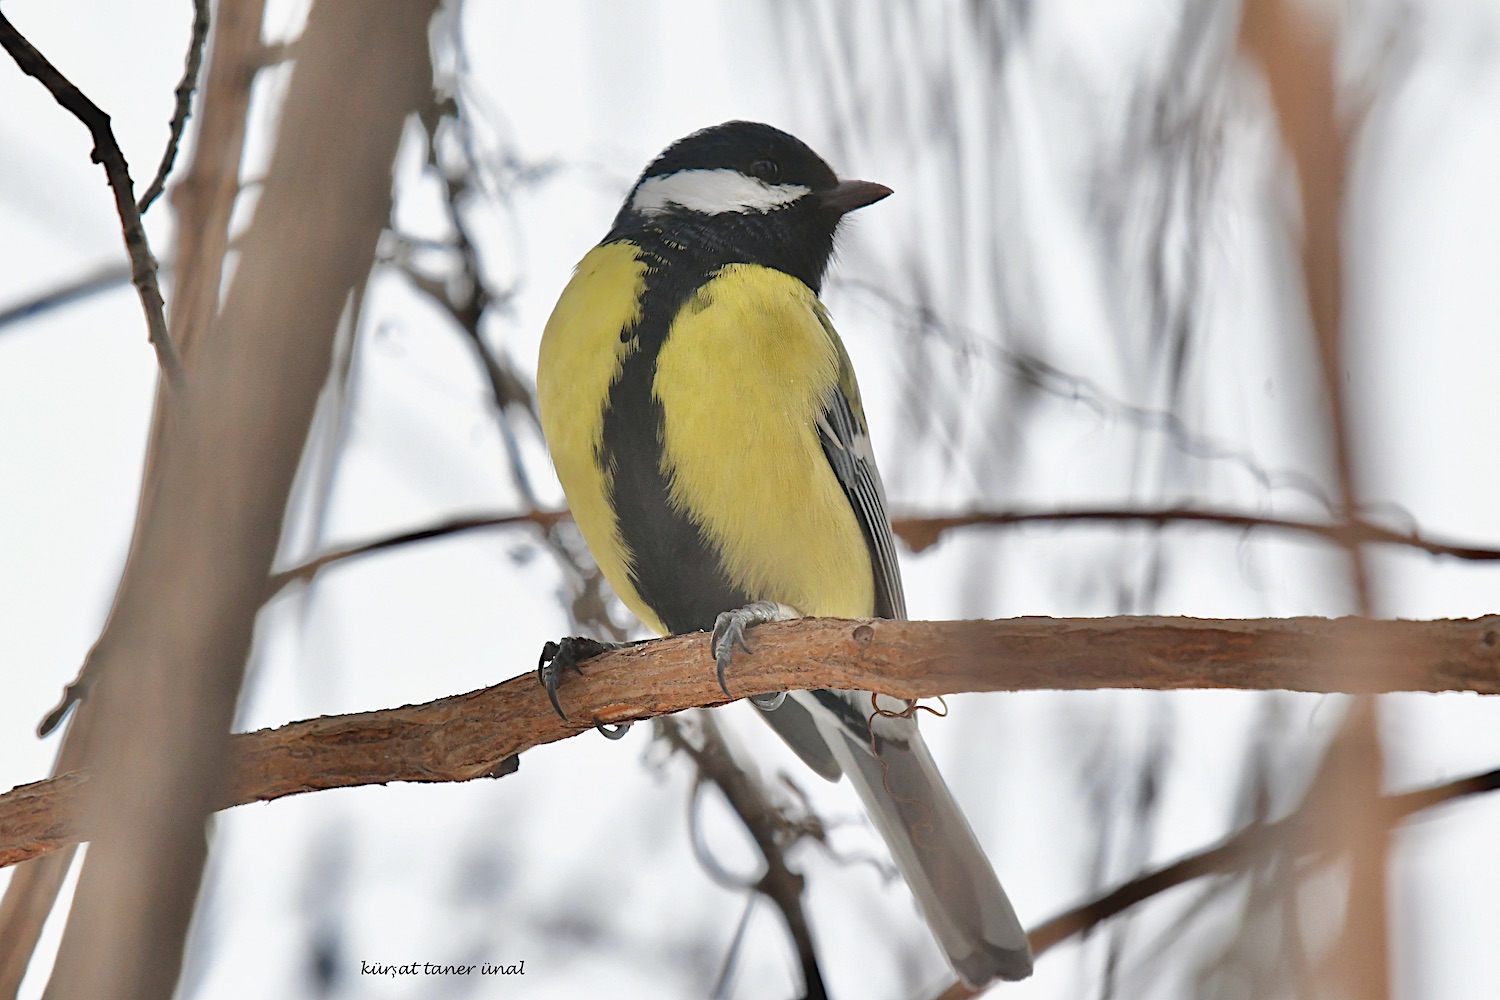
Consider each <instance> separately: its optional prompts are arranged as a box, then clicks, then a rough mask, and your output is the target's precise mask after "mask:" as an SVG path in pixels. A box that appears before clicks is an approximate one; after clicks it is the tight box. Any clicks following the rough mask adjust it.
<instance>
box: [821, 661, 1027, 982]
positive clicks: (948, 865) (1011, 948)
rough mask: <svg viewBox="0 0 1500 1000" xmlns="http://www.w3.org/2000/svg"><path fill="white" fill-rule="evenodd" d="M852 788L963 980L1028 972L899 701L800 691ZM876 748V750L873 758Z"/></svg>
mask: <svg viewBox="0 0 1500 1000" xmlns="http://www.w3.org/2000/svg"><path fill="white" fill-rule="evenodd" d="M798 694H799V695H800V696H801V697H800V698H799V701H802V702H803V704H804V705H806V707H808V708H809V709H812V710H813V712H812V714H813V716H814V718H816V719H817V723H818V728H819V729H820V730H821V731H822V733H823V736H824V739H825V740H826V741H827V743H828V746H829V747H830V748H831V749H832V750H833V753H834V756H835V757H836V758H837V759H838V762H839V764H840V766H841V767H842V768H843V771H844V773H845V774H847V775H848V776H849V779H850V780H851V781H852V782H854V787H855V789H856V790H857V791H858V792H859V797H860V800H861V801H863V803H864V806H865V810H866V812H868V813H869V815H870V818H871V819H872V820H873V821H874V823H875V826H876V828H877V829H878V830H879V831H880V835H881V836H882V837H883V838H884V839H885V842H886V845H887V846H888V847H889V848H890V851H891V857H892V858H894V859H895V862H896V867H897V868H899V869H900V870H901V874H902V875H903V876H905V878H906V882H907V884H908V885H909V886H911V891H912V894H913V895H914V896H915V897H916V899H917V905H918V906H919V907H920V908H921V911H922V916H923V917H925V918H926V920H927V924H928V926H929V927H930V928H932V933H933V936H934V937H936V938H937V940H938V944H940V945H941V946H942V948H943V951H945V952H946V953H947V955H948V961H949V962H950V963H952V965H953V968H954V970H955V971H957V973H958V974H959V976H960V977H961V978H963V980H964V981H965V982H967V983H968V984H969V985H970V986H979V985H983V984H984V983H988V982H990V981H992V980H994V979H997V978H999V979H1025V978H1026V977H1027V976H1029V975H1031V947H1030V945H1029V944H1028V943H1027V940H1026V931H1025V930H1024V929H1023V928H1022V927H1021V922H1020V921H1019V920H1017V919H1016V912H1015V910H1014V909H1012V907H1011V905H1010V900H1009V899H1008V898H1007V897H1006V895H1005V890H1004V889H1002V888H1001V887H1000V881H999V879H997V878H996V877H995V871H994V869H993V868H992V867H991V866H990V862H989V859H988V858H986V857H985V855H984V850H983V849H982V848H981V847H980V846H979V841H978V839H976V838H975V836H974V831H973V830H972V829H971V828H970V827H969V822H968V820H966V819H965V818H964V814H963V813H962V812H961V811H959V808H958V803H957V802H955V801H954V800H953V793H952V792H950V791H948V786H947V784H946V783H944V781H943V776H942V775H941V774H939V773H938V769H937V765H936V764H935V763H934V762H933V759H932V754H931V752H930V751H929V750H928V749H927V744H926V742H925V741H924V740H923V739H922V734H921V733H920V732H919V731H918V730H917V724H916V721H915V720H914V719H912V718H910V717H909V716H899V715H893V714H887V712H892V711H901V710H902V709H904V708H905V707H906V703H905V702H900V701H897V700H896V699H894V698H888V697H886V696H884V695H880V696H873V697H878V698H879V705H880V708H881V709H882V710H886V711H882V712H880V713H877V712H875V710H874V707H873V702H872V696H871V695H869V694H867V693H864V692H856V691H813V692H805V693H804V692H798ZM872 749H873V751H874V752H873V753H872V752H871V751H872Z"/></svg>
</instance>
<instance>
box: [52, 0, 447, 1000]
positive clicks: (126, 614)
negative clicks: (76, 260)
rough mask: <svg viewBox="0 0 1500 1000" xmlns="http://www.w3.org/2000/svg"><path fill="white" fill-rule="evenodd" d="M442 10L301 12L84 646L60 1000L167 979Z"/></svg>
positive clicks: (392, 3)
mask: <svg viewBox="0 0 1500 1000" xmlns="http://www.w3.org/2000/svg"><path fill="white" fill-rule="evenodd" d="M434 8H435V0H429V2H423V3H408V2H404V0H381V2H374V0H367V2H365V3H361V4H357V5H351V4H340V3H334V2H332V0H327V2H320V3H316V4H314V5H313V7H312V10H311V12H310V13H309V15H308V19H307V27H306V29H305V31H304V33H303V35H302V39H301V41H300V43H299V45H298V49H297V57H298V58H297V64H296V66H295V68H294V70H293V72H292V74H291V77H290V80H289V82H288V86H287V92H286V99H285V103H284V105H283V109H282V114H281V117H280V121H279V125H278V136H277V141H276V145H275V151H274V153H273V155H272V157H271V162H270V166H269V168H268V170H267V173H266V179H265V183H264V185H263V187H262V189H261V196H260V199H259V201H258V203H257V205H256V210H255V218H254V221H253V223H252V225H251V226H250V228H249V230H248V232H247V233H246V235H245V237H244V239H243V241H242V242H241V255H240V259H239V262H238V265H237V267H236V270H235V274H234V280H233V282H232V283H231V285H230V287H229V289H228V291H227V293H226V295H225V304H224V308H223V311H222V315H221V317H220V319H219V321H218V325H217V327H216V330H215V335H214V336H212V337H208V338H205V339H204V340H203V342H202V343H201V344H200V345H199V347H198V350H197V351H196V352H195V357H194V364H193V377H192V378H191V379H190V380H189V381H188V383H187V385H186V386H185V387H184V390H183V391H182V392H181V393H180V394H179V396H180V404H181V405H180V407H179V408H178V412H177V413H176V416H177V417H178V419H177V420H176V421H175V423H174V425H173V426H171V427H170V428H169V429H168V430H167V431H166V433H164V434H163V436H162V438H161V440H162V448H161V453H160V455H159V456H158V457H157V461H158V462H159V466H160V468H159V472H158V474H157V478H156V479H155V485H156V493H155V496H154V497H153V498H152V499H151V501H150V503H148V504H147V505H146V508H145V510H144V511H143V516H142V518H141V520H140V521H139V522H138V524H137V532H136V536H135V538H134V539H133V540H132V545H131V552H130V556H129V557H128V560H127V563H126V568H125V572H124V574H123V575H122V579H121V584H120V589H119V592H118V595H117V599H116V603H115V607H114V610H113V612H112V614H111V617H110V620H109V623H108V625H107V627H106V632H105V634H103V635H102V636H101V637H100V640H99V642H98V643H97V644H96V646H95V649H94V651H93V653H92V654H91V655H92V659H93V661H94V662H95V663H96V665H98V668H97V680H96V683H95V684H94V686H93V687H92V689H91V702H92V706H91V707H93V708H94V709H96V710H97V712H98V731H97V743H96V744H95V746H94V747H93V748H92V750H91V752H90V755H89V769H90V770H89V780H88V782H87V783H86V784H85V785H84V786H83V788H82V789H81V796H80V797H81V799H82V800H83V801H82V808H81V809H80V815H85V816H87V817H88V823H89V827H90V831H91V840H90V846H89V850H88V854H87V857H86V859H85V861H84V864H83V867H82V870H81V873H80V875H79V879H78V889H77V892H76V894H75V896H74V899H73V905H72V907H71V909H70V911H69V914H68V921H67V927H66V929H65V930H64V932H63V940H62V944H61V946H60V948H59V951H58V958H57V962H56V965H55V967H54V971H53V975H52V980H51V982H50V983H49V984H48V987H47V992H46V994H45V995H46V997H47V998H48V1000H92V998H96V997H105V996H108V997H111V998H120V1000H146V998H155V997H164V996H169V995H170V994H171V993H172V990H173V988H174V984H175V983H176V981H177V978H178V973H179V969H180V965H181V958H182V948H183V942H184V940H185V937H186V933H187V929H188V922H189V919H190V917H191V915H192V909H193V905H194V901H195V899H196V896H197V894H198V888H199V882H200V876H201V871H202V864H203V862H204V859H205V857H206V854H207V843H206V839H205V836H204V821H205V819H206V818H207V815H208V813H209V812H210V811H211V810H212V809H213V808H215V806H216V805H217V802H216V801H215V798H216V793H218V792H219V790H220V789H221V788H222V786H223V782H224V778H225V775H226V772H227V768H228V767H229V766H231V765H232V764H233V759H232V757H231V756H230V753H231V747H230V741H229V739H228V733H229V729H230V725H231V722H232V719H233V715H234V705H235V701H236V699H237V698H238V695H239V689H240V682H241V678H242V675H243V671H244V666H245V659H246V656H247V654H248V652H249V649H250V642H251V635H252V631H253V626H254V621H255V615H256V612H257V610H258V608H259V606H260V603H261V597H262V592H263V584H264V581H265V579H266V576H267V575H268V574H269V572H270V567H271V561H272V558H273V557H274V554H275V551H276V547H277V544H278V541H279V538H280V534H281V525H282V519H283V516H284V513H285V509H286V502H287V496H288V493H289V491H290V488H291V483H292V479H293V476H294V474H295V472H296V468H297V465H298V461H299V459H300V457H301V454H302V451H303V448H304V445H305V443H306V439H307V431H308V427H309V425H310V424H311V421H312V416H313V411H314V408H315V405H316V402H317V398H318V394H319V392H320V390H321V388H322V386H323V384H324V381H325V378H326V376H327V372H328V367H329V364H330V359H331V354H332V351H331V344H332V342H333V338H334V331H335V329H336V328H337V325H338V322H339V318H340V316H341V314H342V313H343V312H344V309H345V307H346V305H347V302H348V300H349V296H350V290H351V289H353V288H355V287H357V286H358V285H359V284H361V283H362V282H363V280H364V278H365V276H366V275H367V274H368V273H369V268H370V265H371V262H372V260H373V258H374V253H375V246H376V242H377V241H378V239H379V237H380V234H381V232H382V230H383V229H384V226H385V223H386V220H387V219H389V217H390V204H391V187H392V174H391V167H392V164H393V162H394V161H395V158H396V151H397V148H398V146H399V144H400V142H401V138H402V134H403V132H404V130H405V122H406V120H407V118H408V116H409V114H410V113H411V112H412V111H414V110H416V109H417V108H418V107H419V106H420V105H421V103H422V102H423V101H424V100H425V98H426V95H427V94H428V93H429V92H430V89H431V80H432V77H431V68H430V65H429V61H428V51H429V50H428V34H427V27H428V21H429V19H430V17H431V15H432V12H433V10H434ZM132 207H133V206H132ZM158 413H160V411H158Z"/></svg>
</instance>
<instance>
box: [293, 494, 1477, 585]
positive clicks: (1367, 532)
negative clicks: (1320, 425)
mask: <svg viewBox="0 0 1500 1000" xmlns="http://www.w3.org/2000/svg"><path fill="white" fill-rule="evenodd" d="M570 516H571V515H570V514H569V513H568V512H567V511H565V510H560V511H547V510H534V511H527V512H525V513H521V514H477V515H474V516H472V517H460V518H454V519H453V520H451V521H443V522H439V523H438V524H433V525H430V526H428V527H426V528H418V529H415V530H413V531H405V532H402V533H401V534H398V535H390V536H387V537H385V538H377V539H375V540H373V541H369V542H362V543H360V544H358V545H351V546H349V547H348V548H344V549H338V550H335V551H333V552H327V553H324V554H323V555H321V556H318V557H317V558H316V559H311V560H309V561H307V562H305V563H302V564H301V565H299V566H294V567H292V568H291V569H288V570H284V571H282V572H278V573H274V574H272V576H271V578H270V580H269V581H268V582H267V585H266V599H267V600H270V599H271V597H273V596H275V594H276V593H277V592H278V591H280V590H281V589H282V588H283V587H285V586H287V585H288V584H290V583H293V582H296V581H303V582H306V581H308V580H311V579H312V578H313V577H314V576H316V575H317V574H318V572H319V571H321V570H323V569H324V568H326V567H327V566H329V565H331V564H333V563H337V562H341V561H343V560H345V559H351V558H355V557H358V556H363V555H369V554H371V553H374V552H380V551H382V550H384V549H389V548H394V547H397V546H401V545H407V544H410V543H412V542H424V541H429V540H431V539H434V538H446V537H448V536H450V535H457V534H462V533H463V532H466V531H476V530H479V529H482V528H512V527H519V526H523V525H528V524H535V525H536V526H538V527H540V528H543V529H546V528H550V527H552V526H553V525H554V524H557V523H558V522H559V521H564V520H567V519H568V518H569V517H570ZM1088 521H1095V522H1100V523H1106V524H1107V523H1111V522H1113V523H1120V524H1154V525H1158V526H1161V525H1169V524H1201V525H1206V526H1210V527H1221V528H1234V529H1237V530H1242V531H1250V530H1264V529H1269V530H1272V531H1287V532H1294V533H1298V534H1307V535H1315V536H1317V537H1319V538H1323V539H1326V540H1327V541H1329V542H1331V543H1333V544H1335V545H1341V546H1343V545H1348V544H1350V543H1353V544H1362V543H1367V542H1368V543H1373V544H1378V545H1401V546H1405V547H1407V548H1412V549H1417V550H1419V551H1422V552H1426V553H1428V554H1430V555H1435V556H1446V557H1448V558H1452V559H1465V560H1472V561H1476V562H1494V561H1500V549H1497V548H1486V547H1484V546H1480V545H1474V544H1470V543H1467V542H1457V541H1451V540H1448V541H1439V540H1437V539H1433V538H1428V537H1426V536H1424V535H1421V534H1419V533H1418V532H1416V531H1415V530H1413V531H1410V532H1406V533H1402V532H1399V531H1396V530H1394V529H1392V528H1386V527H1383V526H1381V525H1378V524H1372V523H1370V522H1368V521H1352V522H1349V523H1347V524H1339V523H1324V522H1318V521H1299V520H1294V519H1289V518H1279V517H1262V516H1260V515H1256V514H1241V513H1237V512H1234V511H1216V510H1195V509H1192V508H1187V507H1163V508H1155V509H1151V510H1119V509H1115V508H1112V507H1097V508H1084V509H1078V510H1031V511H1027V510H1012V511H973V512H970V513H967V514H948V515H940V514H933V515H919V514H909V515H906V516H901V517H894V518H892V519H891V530H892V531H894V532H895V533H896V534H897V535H898V536H900V538H901V540H902V541H903V542H905V543H906V545H907V547H908V548H910V549H911V550H912V551H913V552H921V551H923V550H924V549H928V548H931V547H932V546H933V545H935V544H937V541H938V539H939V538H941V537H942V535H943V534H944V533H946V532H949V531H955V530H958V529H960V528H1010V527H1018V526H1021V525H1026V524H1067V523H1072V522H1088Z"/></svg>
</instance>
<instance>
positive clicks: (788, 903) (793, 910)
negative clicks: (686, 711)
mask: <svg viewBox="0 0 1500 1000" xmlns="http://www.w3.org/2000/svg"><path fill="white" fill-rule="evenodd" d="M657 721H658V723H659V727H660V728H659V731H660V732H661V733H662V734H663V735H664V736H665V737H666V740H667V742H668V743H670V744H671V745H672V746H673V747H674V748H676V749H677V750H680V751H682V752H683V753H685V754H687V755H688V756H689V757H691V758H692V760H693V763H694V764H696V765H697V767H698V775H699V778H698V780H699V781H711V782H713V783H714V784H715V785H717V786H718V787H719V790H720V791H722V792H723V793H724V797H725V798H726V799H728V800H729V806H730V808H731V809H733V810H734V811H735V813H736V814H737V815H738V816H739V817H740V820H741V822H743V823H744V824H745V829H746V830H748V831H749V832H750V836H751V837H752V838H753V839H754V840H755V846H756V847H758V848H759V849H760V853H761V857H762V858H763V859H764V860H765V863H766V871H765V874H763V875H762V876H761V877H760V879H759V880H758V881H757V882H756V883H755V887H754V888H755V891H756V892H758V893H760V894H761V895H763V896H765V897H766V898H767V899H769V900H770V901H771V902H772V903H773V904H775V906H776V908H777V909H778V910H780V911H781V917H782V919H783V920H785V921H786V927H787V933H789V934H790V935H791V937H792V943H793V945H794V946H795V947H796V949H797V960H798V962H799V964H800V965H801V967H802V979H803V982H804V983H805V984H806V986H807V992H806V994H805V1000H813V998H821V997H826V996H827V989H826V988H825V987H824V985H823V973H822V971H821V970H820V969H819V967H818V957H817V953H816V952H815V951H814V950H813V945H812V933H811V932H810V931H809V930H808V926H807V913H806V911H805V910H804V909H803V908H802V888H803V879H802V876H801V875H799V874H798V873H796V872H794V871H792V870H791V868H790V867H788V866H787V863H786V852H787V850H788V849H790V848H791V847H792V846H793V845H794V844H796V843H797V842H798V841H799V840H801V839H802V838H803V837H804V836H806V835H808V833H809V831H808V830H807V829H806V828H805V827H804V826H802V825H799V824H795V823H792V822H790V821H789V820H788V819H787V817H786V816H785V815H783V813H782V811H781V810H780V809H779V808H777V807H776V805H775V804H774V803H772V801H771V800H770V798H769V797H768V796H767V795H766V792H765V789H764V788H762V787H761V786H760V783H759V782H757V781H756V780H755V779H754V778H753V777H751V776H750V775H749V774H747V773H746V772H745V771H744V769H743V768H741V767H740V766H739V765H738V764H736V763H735V761H734V758H733V757H732V756H731V755H730V752H729V747H728V745H727V744H726V743H725V742H724V736H723V733H721V732H720V731H719V725H718V723H717V722H715V721H714V719H713V716H712V715H710V714H708V713H706V712H704V713H699V715H698V722H699V725H700V726H701V727H702V730H703V745H702V746H701V747H699V746H696V745H695V744H694V743H693V742H692V741H691V740H689V739H688V738H687V737H686V736H685V735H684V734H683V732H682V727H681V724H680V723H678V721H677V720H676V719H673V718H670V717H667V718H662V719H659V720H657Z"/></svg>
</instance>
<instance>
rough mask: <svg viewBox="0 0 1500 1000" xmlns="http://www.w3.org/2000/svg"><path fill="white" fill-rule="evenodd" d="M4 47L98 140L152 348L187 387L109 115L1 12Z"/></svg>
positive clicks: (98, 158)
mask: <svg viewBox="0 0 1500 1000" xmlns="http://www.w3.org/2000/svg"><path fill="white" fill-rule="evenodd" d="M0 47H3V48H4V49H5V51H6V52H8V53H10V56H11V58H12V59H14V60H15V61H16V65H17V66H19V67H20V68H21V72H23V73H25V74H26V75H28V76H32V77H35V78H36V79H37V80H38V81H39V82H40V83H41V84H42V86H44V87H46V88H47V90H48V91H49V92H50V93H51V94H52V96H53V98H55V99H56V100H57V103H58V104H61V105H62V106H63V108H65V109H66V110H68V111H69V112H71V113H72V114H73V116H74V117H75V118H77V119H78V120H79V121H81V122H83V124H84V125H85V126H86V127H87V128H88V130H89V134H91V135H92V136H93V137H94V162H95V163H98V164H100V165H102V166H103V167H104V175H105V177H107V178H108V180H109V187H110V190H111V191H113V192H114V196H115V208H116V210H117V211H118V212H119V213H120V225H121V227H122V229H123V230H124V233H125V250H126V252H127V253H128V254H129V255H130V279H131V282H132V283H133V284H134V285H135V288H136V291H137V292H138V293H139V294H140V298H141V308H143V309H144V310H145V311H146V328H147V330H148V335H149V337H150V339H151V344H152V346H153V347H155V348H156V358H157V361H158V363H159V364H160V365H161V370H162V373H163V374H164V375H165V376H166V378H167V382H168V383H169V384H171V385H172V386H174V387H180V386H181V385H182V380H183V373H182V359H181V358H180V357H179V356H178V354H177V347H176V346H175V345H174V344H173V343H172V338H171V336H170V335H169V334H168V333H167V318H166V314H165V312H164V311H163V307H164V304H163V302H162V297H161V287H160V286H159V285H158V284H157V282H156V258H155V257H154V256H153V255H152V253H151V244H150V242H149V241H148V240H147V239H146V230H145V228H144V227H142V226H141V213H140V211H139V210H138V209H137V208H136V205H135V189H134V187H133V185H132V184H131V180H130V166H129V165H128V164H127V163H126V162H125V154H124V153H122V152H120V144H119V143H117V142H116V141H115V134H114V130H113V129H111V128H110V125H109V115H107V114H105V113H104V111H103V110H101V109H100V107H99V106H98V105H97V104H95V103H94V102H93V101H91V100H89V99H88V98H87V97H86V96H84V93H83V91H81V90H79V89H78V88H77V87H75V86H74V85H73V84H72V82H71V81H69V80H68V78H67V77H65V76H63V75H62V73H60V72H58V70H57V67H55V66H53V65H52V64H51V63H50V62H48V61H47V57H46V56H44V55H42V54H41V53H40V52H38V51H37V50H36V47H35V46H33V45H32V44H31V43H30V42H28V41H27V40H26V39H25V38H24V37H23V36H22V35H21V33H20V32H19V31H17V30H16V29H15V26H14V25H12V24H11V23H10V21H9V20H7V19H6V17H5V15H4V14H3V13H0Z"/></svg>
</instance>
